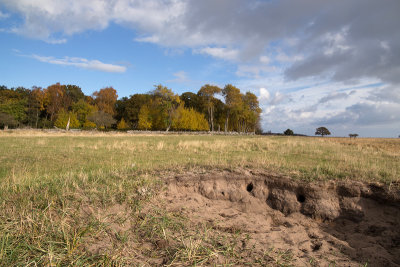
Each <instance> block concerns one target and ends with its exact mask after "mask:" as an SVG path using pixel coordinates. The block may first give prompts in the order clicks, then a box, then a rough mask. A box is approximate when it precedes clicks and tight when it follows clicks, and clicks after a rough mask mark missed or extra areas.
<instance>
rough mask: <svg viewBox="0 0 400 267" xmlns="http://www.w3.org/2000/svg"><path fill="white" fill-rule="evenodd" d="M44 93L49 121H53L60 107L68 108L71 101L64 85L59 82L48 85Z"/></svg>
mask: <svg viewBox="0 0 400 267" xmlns="http://www.w3.org/2000/svg"><path fill="white" fill-rule="evenodd" d="M44 93H45V99H44V103H45V106H46V111H47V113H48V114H49V115H50V121H54V120H55V118H56V115H57V113H58V112H59V111H60V110H61V109H64V110H68V107H69V104H70V103H71V101H70V99H69V97H68V96H67V94H66V91H65V85H61V84H60V83H56V84H53V85H50V86H49V87H47V89H46V90H45V91H44Z"/></svg>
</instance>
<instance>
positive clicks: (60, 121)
mask: <svg viewBox="0 0 400 267" xmlns="http://www.w3.org/2000/svg"><path fill="white" fill-rule="evenodd" d="M68 121H69V128H72V129H73V128H79V127H80V126H81V124H80V122H79V120H78V119H77V117H76V114H75V113H74V112H68V111H65V110H64V109H61V110H60V111H59V112H58V115H57V119H56V121H55V122H54V126H56V127H58V128H61V129H65V128H66V127H67V124H68Z"/></svg>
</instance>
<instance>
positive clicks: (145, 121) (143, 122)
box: [138, 105, 152, 130]
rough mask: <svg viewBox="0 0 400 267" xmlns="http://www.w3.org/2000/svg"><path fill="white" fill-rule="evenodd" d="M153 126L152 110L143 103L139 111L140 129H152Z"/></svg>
mask: <svg viewBox="0 0 400 267" xmlns="http://www.w3.org/2000/svg"><path fill="white" fill-rule="evenodd" d="M151 126H152V122H151V118H150V111H149V108H148V107H147V105H143V106H142V107H141V108H140V111H139V122H138V129H139V130H150V129H151Z"/></svg>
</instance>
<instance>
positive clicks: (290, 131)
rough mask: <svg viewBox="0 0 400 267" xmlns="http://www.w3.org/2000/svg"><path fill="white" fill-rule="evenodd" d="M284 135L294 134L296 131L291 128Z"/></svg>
mask: <svg viewBox="0 0 400 267" xmlns="http://www.w3.org/2000/svg"><path fill="white" fill-rule="evenodd" d="M283 134H284V135H294V132H293V131H292V130H291V129H287V130H286V131H284V132H283Z"/></svg>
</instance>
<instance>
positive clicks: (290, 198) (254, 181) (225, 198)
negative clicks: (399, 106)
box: [162, 171, 400, 266]
mask: <svg viewBox="0 0 400 267" xmlns="http://www.w3.org/2000/svg"><path fill="white" fill-rule="evenodd" d="M166 185H167V189H166V190H165V191H164V192H163V195H162V198H163V199H164V202H165V203H166V209H167V210H168V211H171V212H181V213H183V215H185V216H187V217H188V218H189V219H190V221H192V222H193V225H196V224H198V223H204V222H206V223H210V224H212V225H214V226H215V228H216V229H219V230H221V231H225V232H229V230H230V229H237V230H240V231H241V232H244V233H246V234H247V236H248V237H249V238H248V239H247V240H243V251H246V250H250V249H251V250H252V251H256V253H258V254H260V255H262V254H264V255H265V253H266V252H267V251H270V250H271V249H275V250H281V251H286V252H287V251H289V252H290V254H291V255H292V264H294V265H296V266H307V265H308V266H309V265H315V266H327V265H329V264H335V265H336V266H360V265H365V264H366V263H367V264H368V266H400V212H399V211H400V192H399V190H397V189H396V190H390V189H389V188H387V187H386V186H384V185H380V184H368V183H362V182H355V181H324V182H322V181H318V182H305V181H297V180H293V179H290V178H288V177H281V176H274V175H270V174H265V173H262V172H248V171H240V172H230V171H219V172H217V171H213V172H208V173H185V174H180V175H172V176H171V177H169V178H168V179H166Z"/></svg>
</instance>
